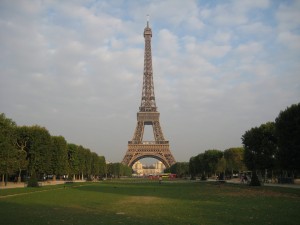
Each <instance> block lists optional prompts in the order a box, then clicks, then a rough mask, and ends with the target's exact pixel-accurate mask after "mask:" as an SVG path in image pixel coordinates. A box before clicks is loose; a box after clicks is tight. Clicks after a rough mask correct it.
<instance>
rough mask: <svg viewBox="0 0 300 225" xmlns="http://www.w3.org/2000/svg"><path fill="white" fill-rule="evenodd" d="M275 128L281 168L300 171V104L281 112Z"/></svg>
mask: <svg viewBox="0 0 300 225" xmlns="http://www.w3.org/2000/svg"><path fill="white" fill-rule="evenodd" d="M275 128H276V136H277V139H278V148H279V149H278V154H277V155H278V160H279V163H280V166H281V168H282V169H284V170H289V171H292V172H293V171H300V163H299V162H300V103H298V104H293V105H291V106H290V107H288V108H287V109H286V110H284V111H281V112H280V113H279V115H278V117H277V118H276V120H275Z"/></svg>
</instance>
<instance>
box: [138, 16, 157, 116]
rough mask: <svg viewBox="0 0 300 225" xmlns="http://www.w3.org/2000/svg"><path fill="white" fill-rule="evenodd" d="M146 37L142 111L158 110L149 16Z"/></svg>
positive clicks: (145, 31)
mask: <svg viewBox="0 0 300 225" xmlns="http://www.w3.org/2000/svg"><path fill="white" fill-rule="evenodd" d="M147 17H148V15H147ZM144 38H145V52H144V76H143V91H142V101H141V106H140V112H156V110H157V107H156V103H155V95H154V84H153V69H152V53H151V38H152V30H151V28H150V27H149V18H147V26H146V27H145V29H144Z"/></svg>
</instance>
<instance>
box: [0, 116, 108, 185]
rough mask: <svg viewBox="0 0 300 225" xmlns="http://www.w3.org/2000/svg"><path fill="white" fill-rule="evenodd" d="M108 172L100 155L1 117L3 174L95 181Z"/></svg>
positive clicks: (1, 171) (0, 165) (38, 129)
mask: <svg viewBox="0 0 300 225" xmlns="http://www.w3.org/2000/svg"><path fill="white" fill-rule="evenodd" d="M106 173H107V168H106V162H105V158H104V156H98V155H97V154H96V153H95V152H91V151H90V149H88V148H84V147H83V146H81V145H75V144H69V143H67V141H66V140H65V138H64V137H62V136H51V135H50V133H49V131H48V130H47V129H46V128H44V127H40V126H17V125H16V123H15V122H14V121H12V120H11V119H9V118H6V116H5V114H3V113H2V114H0V174H1V175H2V176H1V178H2V181H4V176H5V175H6V180H7V177H9V176H16V177H18V180H17V181H20V180H21V175H23V177H24V176H32V175H35V176H37V177H38V178H40V179H42V178H45V177H48V176H49V175H50V176H51V177H53V178H54V179H55V178H56V177H58V176H59V177H64V178H67V177H68V178H69V179H75V178H77V179H79V178H80V179H83V178H84V177H85V178H87V179H93V178H95V177H99V176H104V175H105V174H106Z"/></svg>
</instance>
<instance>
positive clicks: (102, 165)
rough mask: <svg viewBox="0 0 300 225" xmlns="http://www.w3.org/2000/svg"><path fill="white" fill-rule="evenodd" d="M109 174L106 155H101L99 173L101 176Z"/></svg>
mask: <svg viewBox="0 0 300 225" xmlns="http://www.w3.org/2000/svg"><path fill="white" fill-rule="evenodd" d="M106 174H107V166H106V161H105V157H104V156H99V175H100V176H101V177H103V176H106Z"/></svg>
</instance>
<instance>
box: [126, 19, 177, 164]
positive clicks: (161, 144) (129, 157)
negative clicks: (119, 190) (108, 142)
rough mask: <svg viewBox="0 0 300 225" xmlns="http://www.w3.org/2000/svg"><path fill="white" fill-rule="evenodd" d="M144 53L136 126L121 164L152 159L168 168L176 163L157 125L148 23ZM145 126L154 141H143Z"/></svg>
mask: <svg viewBox="0 0 300 225" xmlns="http://www.w3.org/2000/svg"><path fill="white" fill-rule="evenodd" d="M144 38H145V53H144V75H143V91H142V100H141V106H140V107H139V112H138V113H137V125H136V128H135V132H134V135H133V137H132V140H131V141H128V149H127V152H126V154H125V156H124V158H123V161H122V163H123V164H125V165H128V166H130V167H132V166H133V164H134V163H135V162H136V161H138V160H139V159H142V158H146V157H152V158H156V159H158V160H160V161H161V162H162V163H163V164H164V165H165V166H166V167H170V166H171V165H173V164H174V163H175V162H176V161H175V159H174V157H173V155H172V153H171V151H170V146H169V141H166V140H165V138H164V135H163V132H162V129H161V126H160V123H159V115H160V114H159V112H158V111H157V107H156V102H155V95H154V83H153V70H152V53H151V38H152V30H151V28H150V27H149V21H147V26H146V27H145V29H144ZM145 125H151V126H152V128H153V134H154V139H155V140H154V141H143V135H144V128H145Z"/></svg>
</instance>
